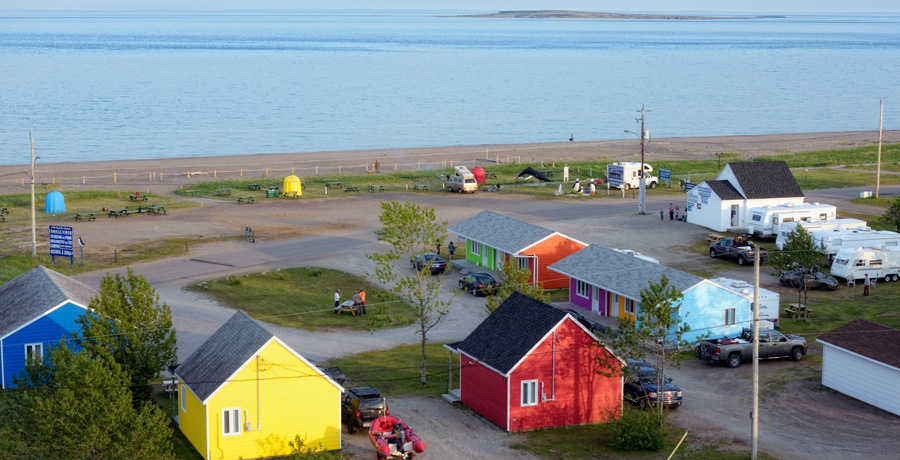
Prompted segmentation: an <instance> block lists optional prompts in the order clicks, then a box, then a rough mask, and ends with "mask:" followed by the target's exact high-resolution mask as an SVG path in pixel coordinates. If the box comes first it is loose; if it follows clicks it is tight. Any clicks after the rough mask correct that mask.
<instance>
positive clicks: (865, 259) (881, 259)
mask: <svg viewBox="0 0 900 460" xmlns="http://www.w3.org/2000/svg"><path fill="white" fill-rule="evenodd" d="M866 274H868V275H869V278H870V279H878V278H884V280H885V281H897V280H898V279H900V247H893V248H881V247H877V248H875V247H862V248H857V249H841V250H840V251H838V252H837V253H835V255H834V262H833V263H832V264H831V276H837V277H839V278H843V279H845V280H861V279H863V278H865V277H866Z"/></svg>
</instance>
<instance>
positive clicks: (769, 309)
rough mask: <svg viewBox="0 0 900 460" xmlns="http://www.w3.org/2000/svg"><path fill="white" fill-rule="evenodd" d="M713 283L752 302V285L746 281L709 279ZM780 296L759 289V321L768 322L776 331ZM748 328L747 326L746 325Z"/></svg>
mask: <svg viewBox="0 0 900 460" xmlns="http://www.w3.org/2000/svg"><path fill="white" fill-rule="evenodd" d="M710 281H712V282H713V283H716V284H718V285H719V286H722V287H724V288H726V289H728V290H729V291H731V292H734V293H735V294H738V295H741V296H743V297H746V298H749V299H750V302H751V304H752V302H753V285H752V284H749V283H747V282H746V281H740V280H733V279H729V278H716V279H711V280H710ZM780 301H781V296H780V295H779V294H778V293H777V292H774V291H770V290H768V289H764V288H759V319H760V320H765V321H770V322H771V323H772V324H773V325H774V326H775V328H776V329H778V305H779V302H780ZM747 327H749V325H747Z"/></svg>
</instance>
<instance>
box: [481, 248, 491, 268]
mask: <svg viewBox="0 0 900 460" xmlns="http://www.w3.org/2000/svg"><path fill="white" fill-rule="evenodd" d="M493 250H494V248H489V247H487V246H483V245H482V246H481V265H483V266H485V267H487V268H489V269H493V268H494V267H488V251H493Z"/></svg>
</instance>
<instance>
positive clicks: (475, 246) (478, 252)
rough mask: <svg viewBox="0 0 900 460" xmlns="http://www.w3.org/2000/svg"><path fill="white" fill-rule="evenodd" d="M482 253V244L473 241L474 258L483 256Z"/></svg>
mask: <svg viewBox="0 0 900 460" xmlns="http://www.w3.org/2000/svg"><path fill="white" fill-rule="evenodd" d="M470 241H471V240H470ZM481 251H482V248H481V243H479V242H477V241H472V255H473V256H480V255H481Z"/></svg>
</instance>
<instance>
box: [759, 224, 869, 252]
mask: <svg viewBox="0 0 900 460" xmlns="http://www.w3.org/2000/svg"><path fill="white" fill-rule="evenodd" d="M865 226H866V221H864V220H859V219H829V220H818V219H812V220H800V221H795V222H782V223H781V225H779V226H778V236H777V237H775V247H776V248H778V249H784V243H785V242H787V236H788V234H790V233H791V232H792V231H794V230H795V229H796V228H797V227H803V228H804V229H805V230H806V231H807V232H809V233H813V232H818V231H822V230H842V229H845V228H859V227H865Z"/></svg>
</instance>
